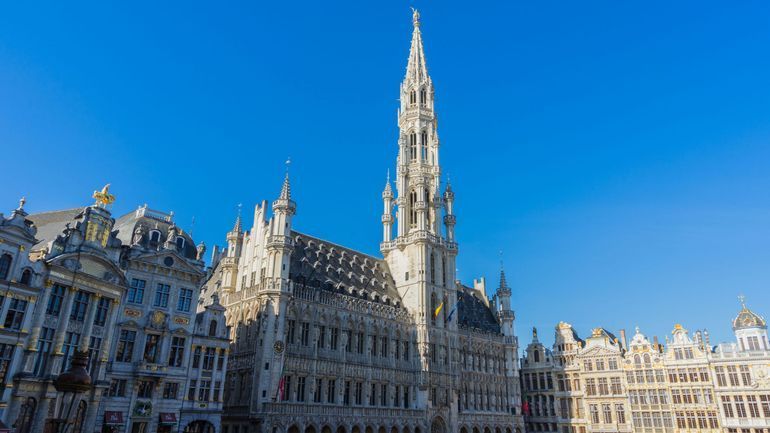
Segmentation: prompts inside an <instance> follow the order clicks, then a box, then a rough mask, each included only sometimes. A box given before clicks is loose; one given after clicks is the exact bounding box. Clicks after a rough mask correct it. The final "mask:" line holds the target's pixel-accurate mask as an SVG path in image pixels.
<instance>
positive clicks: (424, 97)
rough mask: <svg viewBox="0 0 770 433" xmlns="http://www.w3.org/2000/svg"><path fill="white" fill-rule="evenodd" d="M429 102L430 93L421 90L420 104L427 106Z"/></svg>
mask: <svg viewBox="0 0 770 433" xmlns="http://www.w3.org/2000/svg"><path fill="white" fill-rule="evenodd" d="M426 102H428V93H427V92H426V91H425V89H420V104H422V105H425V103H426Z"/></svg>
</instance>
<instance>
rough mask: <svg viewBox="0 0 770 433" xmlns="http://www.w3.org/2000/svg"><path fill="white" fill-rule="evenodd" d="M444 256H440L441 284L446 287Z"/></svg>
mask: <svg viewBox="0 0 770 433" xmlns="http://www.w3.org/2000/svg"><path fill="white" fill-rule="evenodd" d="M446 275H447V273H446V256H441V282H442V284H443V285H444V287H446Z"/></svg>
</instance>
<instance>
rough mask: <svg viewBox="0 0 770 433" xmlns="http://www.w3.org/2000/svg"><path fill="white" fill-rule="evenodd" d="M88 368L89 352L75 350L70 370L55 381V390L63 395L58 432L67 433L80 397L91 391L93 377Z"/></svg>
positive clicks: (57, 421) (57, 422)
mask: <svg viewBox="0 0 770 433" xmlns="http://www.w3.org/2000/svg"><path fill="white" fill-rule="evenodd" d="M87 366H88V352H87V351H82V352H81V351H79V350H75V353H74V354H73V355H72V362H71V363H70V368H69V370H67V371H65V372H64V373H62V374H60V375H58V376H57V377H56V379H54V381H53V386H54V388H56V390H57V391H59V392H60V393H61V394H62V398H61V404H60V406H59V418H58V419H56V420H55V423H56V424H57V428H56V431H57V432H59V433H66V432H67V428H68V427H69V425H70V416H71V415H72V408H73V407H74V406H75V402H76V401H77V400H78V395H79V394H82V393H84V392H86V391H88V390H90V389H91V376H89V375H88V370H86V367H87ZM65 408H66V410H65Z"/></svg>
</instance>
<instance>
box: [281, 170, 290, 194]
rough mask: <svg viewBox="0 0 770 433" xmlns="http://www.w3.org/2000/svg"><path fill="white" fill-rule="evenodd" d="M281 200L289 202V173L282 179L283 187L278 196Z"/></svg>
mask: <svg viewBox="0 0 770 433" xmlns="http://www.w3.org/2000/svg"><path fill="white" fill-rule="evenodd" d="M278 198H279V199H281V200H291V184H290V183H289V173H288V172H287V173H286V177H285V178H284V179H283V186H281V195H280V196H278Z"/></svg>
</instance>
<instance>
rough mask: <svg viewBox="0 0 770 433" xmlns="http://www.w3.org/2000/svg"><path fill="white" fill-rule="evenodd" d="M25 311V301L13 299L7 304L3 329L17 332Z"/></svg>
mask: <svg viewBox="0 0 770 433" xmlns="http://www.w3.org/2000/svg"><path fill="white" fill-rule="evenodd" d="M26 311H27V301H23V300H21V299H16V298H13V299H11V301H10V302H9V303H8V312H7V313H6V314H5V324H4V325H3V327H5V328H6V329H12V330H14V331H18V330H19V329H21V324H22V322H24V313H25V312H26Z"/></svg>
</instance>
